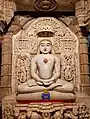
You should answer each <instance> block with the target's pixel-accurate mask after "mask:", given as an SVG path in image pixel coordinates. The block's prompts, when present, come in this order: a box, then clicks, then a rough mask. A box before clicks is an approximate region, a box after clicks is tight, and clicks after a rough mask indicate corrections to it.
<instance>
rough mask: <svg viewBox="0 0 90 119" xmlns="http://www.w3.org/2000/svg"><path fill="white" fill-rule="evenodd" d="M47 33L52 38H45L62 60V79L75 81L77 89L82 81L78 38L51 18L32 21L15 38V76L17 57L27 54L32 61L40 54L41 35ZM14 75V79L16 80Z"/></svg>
mask: <svg viewBox="0 0 90 119" xmlns="http://www.w3.org/2000/svg"><path fill="white" fill-rule="evenodd" d="M45 32H47V34H48V33H51V36H47V34H46V35H45V36H44V37H43V38H47V37H49V39H50V40H51V42H52V44H53V53H54V54H56V55H58V56H59V58H60V57H61V59H62V62H61V66H62V68H61V77H62V79H65V80H68V81H73V82H74V84H75V86H76V87H77V84H78V85H79V83H78V81H79V80H80V77H79V56H78V40H77V37H76V36H75V35H74V34H73V33H72V32H71V31H70V29H69V28H68V27H66V26H65V24H64V23H63V22H62V21H60V20H59V21H58V20H56V19H55V18H51V17H42V18H38V19H36V20H35V19H32V20H30V21H28V22H27V23H26V24H25V25H24V26H23V29H22V30H21V31H20V32H19V33H18V34H16V35H14V36H13V54H14V55H13V61H12V62H13V68H12V70H13V74H14V75H15V72H14V71H15V70H14V69H15V67H16V64H15V62H16V60H17V58H16V57H17V56H19V55H20V54H22V53H23V54H27V55H28V56H29V57H30V60H31V59H32V57H33V55H35V54H37V53H38V50H37V47H38V43H39V42H40V40H41V39H42V36H40V33H45ZM67 72H68V74H67ZM14 75H13V76H12V79H15V76H14ZM67 77H68V79H67ZM15 80H16V79H15ZM76 82H77V83H76Z"/></svg>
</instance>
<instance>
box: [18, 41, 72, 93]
mask: <svg viewBox="0 0 90 119" xmlns="http://www.w3.org/2000/svg"><path fill="white" fill-rule="evenodd" d="M38 48H39V51H40V54H38V55H36V56H35V57H33V58H32V60H31V76H32V79H30V80H28V81H26V82H25V83H22V84H20V85H19V86H18V92H19V93H24V94H25V93H37V92H42V91H44V90H49V91H56V92H64V93H73V84H72V83H71V82H67V81H65V80H62V79H60V59H59V58H58V57H56V56H55V55H53V54H52V42H51V41H50V40H48V39H42V40H41V41H40V43H39V46H38Z"/></svg>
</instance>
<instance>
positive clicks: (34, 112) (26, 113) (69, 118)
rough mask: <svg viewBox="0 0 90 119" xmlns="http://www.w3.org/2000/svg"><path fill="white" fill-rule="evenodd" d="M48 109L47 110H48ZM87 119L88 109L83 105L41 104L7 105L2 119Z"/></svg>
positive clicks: (88, 116)
mask: <svg viewBox="0 0 90 119" xmlns="http://www.w3.org/2000/svg"><path fill="white" fill-rule="evenodd" d="M48 109H49V110H48ZM84 118H85V119H89V118H90V115H89V109H88V108H87V107H86V105H84V104H76V103H75V104H73V103H68V104H67V103H66V104H63V103H61V104H60V103H59V104H58V103H43V104H39V103H38V104H37V103H33V104H16V106H13V105H12V104H7V105H6V106H4V109H3V119H84Z"/></svg>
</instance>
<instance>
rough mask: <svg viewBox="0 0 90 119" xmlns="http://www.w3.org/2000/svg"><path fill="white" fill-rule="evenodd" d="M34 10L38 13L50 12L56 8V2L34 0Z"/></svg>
mask: <svg viewBox="0 0 90 119" xmlns="http://www.w3.org/2000/svg"><path fill="white" fill-rule="evenodd" d="M34 7H35V9H37V10H39V11H52V10H54V9H55V8H56V7H57V2H56V0H35V1H34Z"/></svg>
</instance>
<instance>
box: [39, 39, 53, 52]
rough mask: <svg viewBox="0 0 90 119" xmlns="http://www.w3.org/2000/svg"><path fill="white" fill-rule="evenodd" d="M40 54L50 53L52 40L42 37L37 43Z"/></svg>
mask: <svg viewBox="0 0 90 119" xmlns="http://www.w3.org/2000/svg"><path fill="white" fill-rule="evenodd" d="M39 50H40V53H41V54H50V53H51V52H52V42H51V41H50V40H48V39H42V40H41V41H40V43H39Z"/></svg>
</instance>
